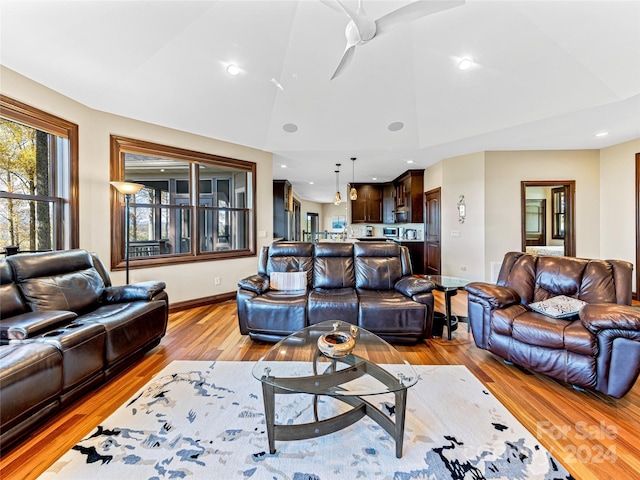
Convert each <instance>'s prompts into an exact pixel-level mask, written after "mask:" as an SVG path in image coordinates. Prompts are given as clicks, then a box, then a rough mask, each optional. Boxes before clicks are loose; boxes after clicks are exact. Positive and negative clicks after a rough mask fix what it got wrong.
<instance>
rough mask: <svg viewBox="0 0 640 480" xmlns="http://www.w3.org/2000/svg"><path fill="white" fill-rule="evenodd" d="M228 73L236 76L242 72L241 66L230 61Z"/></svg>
mask: <svg viewBox="0 0 640 480" xmlns="http://www.w3.org/2000/svg"><path fill="white" fill-rule="evenodd" d="M227 73H228V74H229V75H233V76H234V77H235V76H236V75H239V74H240V67H239V66H238V65H235V64H233V63H230V64H229V65H227Z"/></svg>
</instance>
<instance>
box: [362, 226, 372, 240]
mask: <svg viewBox="0 0 640 480" xmlns="http://www.w3.org/2000/svg"><path fill="white" fill-rule="evenodd" d="M364 228H365V232H366V236H367V237H373V227H372V226H371V225H367V226H366V227H364Z"/></svg>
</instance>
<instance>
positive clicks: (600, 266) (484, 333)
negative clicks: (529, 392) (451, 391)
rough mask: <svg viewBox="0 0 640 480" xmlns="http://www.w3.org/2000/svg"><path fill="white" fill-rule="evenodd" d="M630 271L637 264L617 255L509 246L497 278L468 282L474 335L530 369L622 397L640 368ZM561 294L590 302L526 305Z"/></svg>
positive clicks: (638, 320) (639, 313)
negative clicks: (571, 311)
mask: <svg viewBox="0 0 640 480" xmlns="http://www.w3.org/2000/svg"><path fill="white" fill-rule="evenodd" d="M632 271H633V266H632V264H630V263H629V262H624V261H620V260H587V259H581V258H572V257H555V256H535V255H529V254H524V253H522V252H510V253H507V254H506V255H505V257H504V261H503V263H502V267H501V269H500V273H499V276H498V280H497V284H496V285H493V284H489V283H484V282H473V283H470V284H468V285H467V287H466V290H467V292H468V294H469V295H468V299H469V322H470V324H471V331H472V333H473V337H474V340H475V343H476V345H477V346H478V347H480V348H483V349H485V350H488V351H490V352H492V353H494V354H496V355H498V356H500V357H502V358H503V359H505V360H507V361H509V362H513V363H515V364H517V365H520V366H522V367H525V368H527V369H530V370H533V371H535V372H539V373H542V374H545V375H548V376H550V377H553V378H555V379H557V380H560V381H563V382H566V383H569V384H571V385H573V386H577V387H582V388H586V389H593V390H596V391H599V392H602V393H604V394H607V395H610V396H613V397H616V398H620V397H622V396H624V395H625V394H626V393H627V392H628V391H629V390H630V389H631V388H632V387H633V385H634V383H635V381H636V379H637V377H638V374H639V373H640V309H638V308H635V307H631V306H630V304H631V274H632ZM558 295H564V296H568V297H573V298H577V299H579V300H582V301H584V302H587V304H586V305H585V306H584V307H582V308H581V309H580V311H579V314H577V315H575V316H574V317H571V318H552V317H549V316H546V315H543V314H541V313H537V312H535V311H532V310H531V309H530V308H529V305H530V304H531V303H533V302H540V301H544V300H547V299H549V298H551V297H554V296H558Z"/></svg>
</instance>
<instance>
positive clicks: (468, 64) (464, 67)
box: [458, 58, 473, 70]
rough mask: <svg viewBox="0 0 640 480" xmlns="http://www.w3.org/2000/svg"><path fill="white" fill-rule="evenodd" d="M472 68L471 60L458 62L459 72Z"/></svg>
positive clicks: (466, 59) (464, 59) (465, 59)
mask: <svg viewBox="0 0 640 480" xmlns="http://www.w3.org/2000/svg"><path fill="white" fill-rule="evenodd" d="M472 66H473V60H471V59H470V58H463V59H462V60H460V61H459V62H458V68H459V69H460V70H469V69H470V68H471V67H472Z"/></svg>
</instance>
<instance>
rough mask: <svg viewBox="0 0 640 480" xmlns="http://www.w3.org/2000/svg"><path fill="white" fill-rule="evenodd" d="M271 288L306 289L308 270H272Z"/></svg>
mask: <svg viewBox="0 0 640 480" xmlns="http://www.w3.org/2000/svg"><path fill="white" fill-rule="evenodd" d="M269 288H270V289H271V290H305V289H306V288H307V272H271V274H270V275H269Z"/></svg>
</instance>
